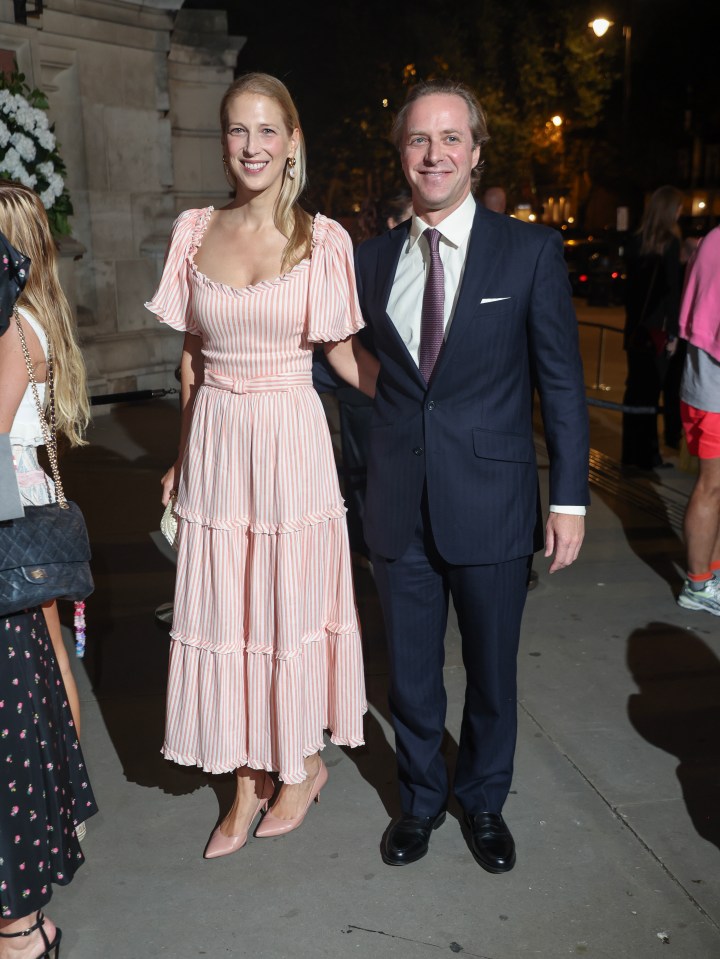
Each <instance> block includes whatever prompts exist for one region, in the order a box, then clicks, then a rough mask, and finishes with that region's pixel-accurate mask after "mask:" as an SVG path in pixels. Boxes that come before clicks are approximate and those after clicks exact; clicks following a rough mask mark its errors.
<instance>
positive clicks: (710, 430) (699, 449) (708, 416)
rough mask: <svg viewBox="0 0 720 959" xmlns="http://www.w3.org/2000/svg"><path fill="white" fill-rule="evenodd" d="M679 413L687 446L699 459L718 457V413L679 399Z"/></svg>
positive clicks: (719, 428)
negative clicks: (690, 404)
mask: <svg viewBox="0 0 720 959" xmlns="http://www.w3.org/2000/svg"><path fill="white" fill-rule="evenodd" d="M680 415H681V416H682V424H683V427H684V429H685V438H686V440H687V447H688V450H689V452H690V453H691V455H692V456H699V457H700V459H701V460H713V459H715V458H716V457H720V413H710V412H708V411H707V410H699V409H697V408H696V407H694V406H689V405H688V404H687V403H685V402H683V401H682V400H681V401H680Z"/></svg>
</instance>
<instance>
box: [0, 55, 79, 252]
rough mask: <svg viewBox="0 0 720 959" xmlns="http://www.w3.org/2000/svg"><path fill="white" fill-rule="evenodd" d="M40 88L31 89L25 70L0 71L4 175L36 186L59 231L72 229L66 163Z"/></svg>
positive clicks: (1, 173) (0, 151) (1, 167)
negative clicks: (24, 74) (19, 71)
mask: <svg viewBox="0 0 720 959" xmlns="http://www.w3.org/2000/svg"><path fill="white" fill-rule="evenodd" d="M47 109H48V102H47V98H46V97H45V94H44V93H42V92H41V91H40V90H31V89H30V88H29V87H28V86H27V84H26V83H25V77H24V76H23V74H22V73H18V72H17V68H16V69H15V71H14V72H13V73H12V74H11V75H10V76H9V77H8V76H7V75H6V74H3V73H0V176H2V177H4V178H5V179H8V180H15V181H17V182H18V183H22V184H23V186H26V187H29V188H30V189H31V190H34V191H35V192H36V193H37V194H38V196H39V197H40V202H41V203H42V205H43V206H44V207H45V210H46V211H47V215H48V220H49V221H50V226H51V228H52V231H53V233H54V234H56V235H63V234H68V233H70V224H69V223H68V219H67V218H68V216H70V214H71V213H72V211H73V208H72V203H71V202H70V196H69V194H68V192H67V190H66V188H65V173H66V170H65V164H64V163H63V162H62V159H61V158H60V154H59V153H58V144H57V141H56V139H55V134H54V133H53V127H52V126H51V124H50V122H49V120H48V116H47V113H46V112H45V111H46V110H47Z"/></svg>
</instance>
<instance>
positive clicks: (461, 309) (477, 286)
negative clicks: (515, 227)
mask: <svg viewBox="0 0 720 959" xmlns="http://www.w3.org/2000/svg"><path fill="white" fill-rule="evenodd" d="M501 223H502V220H501V219H500V218H499V217H498V218H496V217H494V216H492V215H491V214H490V213H488V212H487V210H486V209H485V208H484V207H483V206H480V205H479V204H478V205H477V207H476V210H475V217H474V219H473V225H472V231H471V233H470V243H469V244H468V251H467V257H466V259H465V270H464V271H463V278H462V283H461V285H460V294H459V296H458V300H457V303H456V305H455V313H454V314H453V318H452V323H451V325H450V330H449V332H448V335H447V340H446V342H445V344H444V346H443V348H442V350H441V352H440V356H439V357H438V361H437V365H436V367H435V372H434V373H433V380H435V379H437V377H438V375H440V374H441V373H442V368H443V366H444V365H445V363H446V362H447V361H448V359H449V357H450V356H451V355H452V353H453V351H454V350H455V349H457V348H458V343H461V342H462V339H463V333H464V330H465V328H466V327H467V325H468V324H469V323H472V321H473V316H474V313H475V311H476V309H477V306H478V304H479V303H480V301H481V300H482V298H483V295H484V294H485V293H486V292H487V291H488V287H489V286H490V283H491V281H492V278H493V276H494V274H495V273H496V271H497V268H498V261H499V259H500V255H501V242H500V231H499V229H498V227H499V225H500V224H501Z"/></svg>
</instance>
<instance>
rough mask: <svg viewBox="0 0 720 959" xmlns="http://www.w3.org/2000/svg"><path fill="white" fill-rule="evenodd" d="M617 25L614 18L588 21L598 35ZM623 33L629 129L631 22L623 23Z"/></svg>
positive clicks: (625, 114)
mask: <svg viewBox="0 0 720 959" xmlns="http://www.w3.org/2000/svg"><path fill="white" fill-rule="evenodd" d="M613 26H615V23H614V21H613V20H608V19H607V18H606V17H596V18H595V19H594V20H591V21H590V23H588V27H589V28H590V29H591V30H592V32H593V33H594V34H595V36H596V37H604V36H605V34H606V33H607V32H608V30H609V29H610V27H613ZM622 35H623V37H624V39H625V59H624V63H623V114H622V119H623V126H624V127H625V128H626V129H627V127H628V125H629V123H630V91H631V86H630V81H631V61H630V44H631V42H632V27H631V26H630V24H623V28H622Z"/></svg>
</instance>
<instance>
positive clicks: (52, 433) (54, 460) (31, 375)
mask: <svg viewBox="0 0 720 959" xmlns="http://www.w3.org/2000/svg"><path fill="white" fill-rule="evenodd" d="M13 314H14V316H15V323H16V324H17V331H18V336H19V337H20V345H21V346H22V351H23V356H24V357H25V366H26V367H27V373H28V379H29V380H30V386H31V388H32V392H33V396H34V398H35V406H36V407H37V411H38V416H39V417H40V428H41V429H42V434H43V439H44V440H45V449H46V450H47V454H48V459H49V460H50V469H51V470H52V476H53V481H54V483H55V499H56V500H57V504H58V506H59V507H60V508H61V509H69V507H68V502H67V500H66V499H65V491H64V489H63V485H62V480H61V479H60V469H59V467H58V457H57V429H56V426H55V378H54V376H53V357H52V348H51V346H50V340H49V339H48V358H47V367H48V371H47V380H46V382H47V386H48V395H49V403H48V409H49V411H50V425H48V421H47V419H46V417H45V412H44V410H43V408H42V403H41V402H40V393H39V392H38V387H37V380H36V379H35V369H34V367H33V363H32V360H31V359H30V350H29V349H28V345H27V340H26V339H25V333H24V332H23V328H22V323H21V322H20V314H19V312H18V308H17V307H14V309H13Z"/></svg>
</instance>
